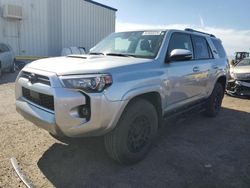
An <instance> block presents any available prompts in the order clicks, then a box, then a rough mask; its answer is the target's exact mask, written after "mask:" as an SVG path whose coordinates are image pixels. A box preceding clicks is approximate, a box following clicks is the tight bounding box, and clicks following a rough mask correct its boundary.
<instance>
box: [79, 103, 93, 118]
mask: <svg viewBox="0 0 250 188" xmlns="http://www.w3.org/2000/svg"><path fill="white" fill-rule="evenodd" d="M78 113H79V116H80V117H81V118H86V119H87V120H89V119H90V114H91V112H90V108H89V106H87V105H83V106H80V107H79V110H78Z"/></svg>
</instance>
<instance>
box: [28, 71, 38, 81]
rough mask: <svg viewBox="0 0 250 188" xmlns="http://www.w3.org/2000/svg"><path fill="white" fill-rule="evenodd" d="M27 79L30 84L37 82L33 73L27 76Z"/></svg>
mask: <svg viewBox="0 0 250 188" xmlns="http://www.w3.org/2000/svg"><path fill="white" fill-rule="evenodd" d="M28 79H29V81H30V82H31V83H32V84H34V83H35V82H37V76H36V75H35V74H33V73H32V74H30V75H29V76H28Z"/></svg>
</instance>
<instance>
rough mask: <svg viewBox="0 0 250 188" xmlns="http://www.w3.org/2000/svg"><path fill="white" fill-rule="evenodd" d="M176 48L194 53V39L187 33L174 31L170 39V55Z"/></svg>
mask: <svg viewBox="0 0 250 188" xmlns="http://www.w3.org/2000/svg"><path fill="white" fill-rule="evenodd" d="M174 49H184V50H190V51H191V52H192V53H193V46H192V40H191V37H190V35H188V34H185V33H174V34H173V35H172V36H171V39H170V41H169V46H168V56H169V55H170V53H171V52H172V51H173V50H174Z"/></svg>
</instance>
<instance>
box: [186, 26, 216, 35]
mask: <svg viewBox="0 0 250 188" xmlns="http://www.w3.org/2000/svg"><path fill="white" fill-rule="evenodd" d="M185 31H189V32H195V33H201V34H204V35H209V36H210V37H215V36H214V35H213V34H209V33H205V32H201V31H197V30H194V29H191V28H186V29H185Z"/></svg>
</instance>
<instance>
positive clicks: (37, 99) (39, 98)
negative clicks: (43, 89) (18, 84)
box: [22, 87, 54, 111]
mask: <svg viewBox="0 0 250 188" xmlns="http://www.w3.org/2000/svg"><path fill="white" fill-rule="evenodd" d="M22 90H23V97H24V98H25V99H27V100H29V101H31V102H33V103H35V104H37V105H39V106H42V107H44V108H47V109H49V110H53V111H54V97H53V96H51V95H46V94H43V93H38V92H35V91H32V90H29V89H27V88H25V87H23V88H22Z"/></svg>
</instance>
